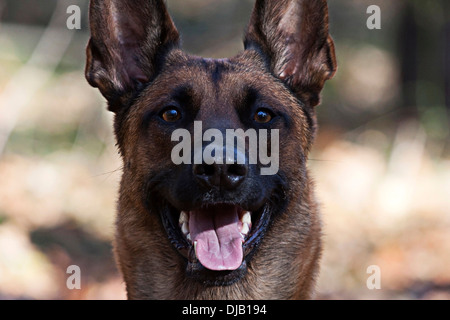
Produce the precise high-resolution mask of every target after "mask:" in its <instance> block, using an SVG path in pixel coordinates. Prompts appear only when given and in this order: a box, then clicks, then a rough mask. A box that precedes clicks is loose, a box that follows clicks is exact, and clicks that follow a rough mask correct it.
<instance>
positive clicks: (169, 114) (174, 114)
mask: <svg viewBox="0 0 450 320" xmlns="http://www.w3.org/2000/svg"><path fill="white" fill-rule="evenodd" d="M161 118H162V119H163V120H164V121H166V122H175V121H178V120H180V118H181V112H180V111H178V110H177V109H176V108H174V107H169V108H167V109H165V110H163V112H162V113H161Z"/></svg>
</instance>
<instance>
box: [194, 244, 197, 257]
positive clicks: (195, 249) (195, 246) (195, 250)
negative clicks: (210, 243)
mask: <svg viewBox="0 0 450 320" xmlns="http://www.w3.org/2000/svg"><path fill="white" fill-rule="evenodd" d="M194 252H195V256H197V241H194Z"/></svg>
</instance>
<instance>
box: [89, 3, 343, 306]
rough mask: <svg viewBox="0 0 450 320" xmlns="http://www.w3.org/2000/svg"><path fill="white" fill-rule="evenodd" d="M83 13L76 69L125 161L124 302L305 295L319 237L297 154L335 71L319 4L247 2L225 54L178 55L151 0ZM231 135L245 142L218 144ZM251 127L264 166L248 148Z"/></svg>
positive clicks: (118, 248) (119, 222)
mask: <svg viewBox="0 0 450 320" xmlns="http://www.w3.org/2000/svg"><path fill="white" fill-rule="evenodd" d="M89 19H90V31H91V37H90V39H89V43H88V45H87V62H86V69H85V75H86V79H87V81H88V82H89V84H90V85H91V86H93V87H96V88H98V89H99V90H100V92H101V93H102V95H103V96H104V97H105V98H106V100H107V102H108V109H109V110H110V111H112V112H113V113H114V131H115V136H116V140H117V145H118V149H119V152H120V155H121V158H122V159H123V175H122V179H121V183H120V191H119V199H118V208H117V216H116V232H115V240H114V254H115V258H116V261H117V264H118V267H119V269H120V271H121V273H122V275H123V278H124V281H125V284H126V290H127V297H128V298H129V299H311V298H313V297H314V291H315V283H316V279H317V277H318V270H319V261H320V257H321V250H322V246H321V237H322V232H321V218H320V213H319V210H318V205H317V203H316V200H315V197H314V186H313V182H312V180H311V178H310V175H309V173H308V170H307V158H308V154H309V153H310V150H311V146H312V144H313V141H314V136H315V134H316V130H317V121H316V112H315V107H316V106H317V105H318V104H319V102H320V92H321V90H322V88H323V86H324V83H325V81H326V80H328V79H331V78H332V77H333V75H334V74H335V72H336V68H337V65H336V58H335V51H334V43H333V40H332V38H331V36H330V35H329V31H328V7H327V2H326V0H277V1H274V0H257V1H256V3H255V6H254V9H253V12H252V13H251V17H250V22H249V24H248V27H247V28H246V30H245V34H244V50H243V51H242V52H241V53H239V54H237V55H236V56H235V57H233V58H227V59H209V58H201V57H197V56H192V55H189V54H188V53H185V52H184V51H182V49H181V44H180V43H181V41H180V36H179V33H178V31H177V29H176V27H175V25H174V22H173V20H172V19H171V17H170V15H169V13H168V11H167V9H166V6H165V3H164V1H162V0H91V3H90V13H89ZM229 130H232V131H233V132H235V133H236V135H235V136H234V137H232V139H230V140H233V142H234V140H237V137H238V135H237V133H238V132H240V133H242V132H244V136H243V137H244V139H247V140H248V141H247V140H245V141H244V144H241V148H237V147H233V146H230V144H229V143H227V144H226V145H223V144H220V143H219V140H221V135H222V134H223V135H225V133H228V132H229ZM239 130H240V131H239ZM244 130H246V131H244ZM249 130H253V131H252V132H254V133H255V134H256V135H257V138H258V139H257V140H254V141H257V142H261V141H262V145H260V146H259V147H261V148H262V149H264V150H265V151H266V155H267V156H268V155H269V154H270V157H269V160H273V163H272V164H274V165H273V168H272V169H274V170H269V169H268V163H267V161H266V162H264V161H262V159H264V158H263V157H262V156H261V154H259V153H258V154H257V155H256V157H251V156H250V155H249V154H250V152H249V149H250V148H251V147H252V143H250V142H249V141H250V138H251V137H255V136H254V135H252V134H250V133H251V132H250V131H249ZM207 132H209V134H208V135H207ZM175 133H177V134H175ZM263 133H264V134H265V135H263ZM189 134H190V135H189ZM264 137H265V138H264ZM182 138H184V141H183V143H184V144H183V146H186V147H181V146H180V143H181V140H183V139H182ZM219 138H220V139H219ZM235 138H236V139H235ZM262 138H264V139H262ZM275 138H277V139H278V138H279V140H278V141H275V140H276V139H275ZM199 139H200V142H198V141H199ZM224 139H225V138H224ZM224 139H222V141H225V140H226V139H225V140H224ZM213 140H214V142H218V144H213ZM208 141H210V142H211V144H207V143H205V142H208ZM227 141H228V140H227ZM241 142H242V140H241ZM275 142H277V143H275ZM264 143H266V145H264ZM191 144H193V145H194V147H193V148H190V147H191V146H192V145H191ZM235 144H236V143H235ZM233 145H234V144H233ZM208 147H209V149H208V150H207V148H208ZM212 149H214V152H211V150H212ZM207 151H209V153H208V152H207ZM202 152H203V156H204V155H205V154H206V155H209V156H207V157H202ZM199 154H200V157H198V155H199ZM275 155H278V158H276V157H275ZM272 156H273V157H272ZM180 159H181V160H180ZM251 160H253V161H251ZM266 160H267V157H266ZM275 162H276V163H275ZM263 169H267V170H268V171H271V172H270V173H269V174H263Z"/></svg>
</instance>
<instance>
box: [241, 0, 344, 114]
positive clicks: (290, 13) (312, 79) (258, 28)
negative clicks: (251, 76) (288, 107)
mask: <svg viewBox="0 0 450 320" xmlns="http://www.w3.org/2000/svg"><path fill="white" fill-rule="evenodd" d="M244 44H245V48H246V49H256V50H258V51H262V53H263V54H264V55H265V57H267V60H268V64H269V65H270V69H271V72H272V73H273V74H274V76H276V77H278V78H279V79H280V80H282V81H284V82H285V83H286V84H287V85H288V86H289V87H290V88H291V89H292V90H293V91H294V92H295V93H296V94H297V95H298V96H299V97H300V98H301V99H302V100H304V101H305V102H307V103H308V104H309V105H311V106H316V105H317V104H319V101H320V98H319V94H320V91H321V90H322V88H323V85H324V83H325V81H326V80H328V79H331V78H332V77H333V75H334V73H335V72H336V69H337V65H336V57H335V53H334V43H333V40H332V39H331V37H330V35H329V34H328V6H327V2H326V0H277V1H272V0H257V1H256V4H255V8H254V9H253V14H252V16H251V19H250V23H249V25H248V28H247V32H246V34H245V38H244Z"/></svg>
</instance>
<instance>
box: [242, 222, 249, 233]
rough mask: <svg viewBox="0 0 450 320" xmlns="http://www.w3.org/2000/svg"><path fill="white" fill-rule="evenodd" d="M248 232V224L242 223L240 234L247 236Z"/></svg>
mask: <svg viewBox="0 0 450 320" xmlns="http://www.w3.org/2000/svg"><path fill="white" fill-rule="evenodd" d="M249 231H250V228H249V226H248V224H246V223H244V224H243V225H242V229H241V233H242V234H247V233H248V232H249Z"/></svg>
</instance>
